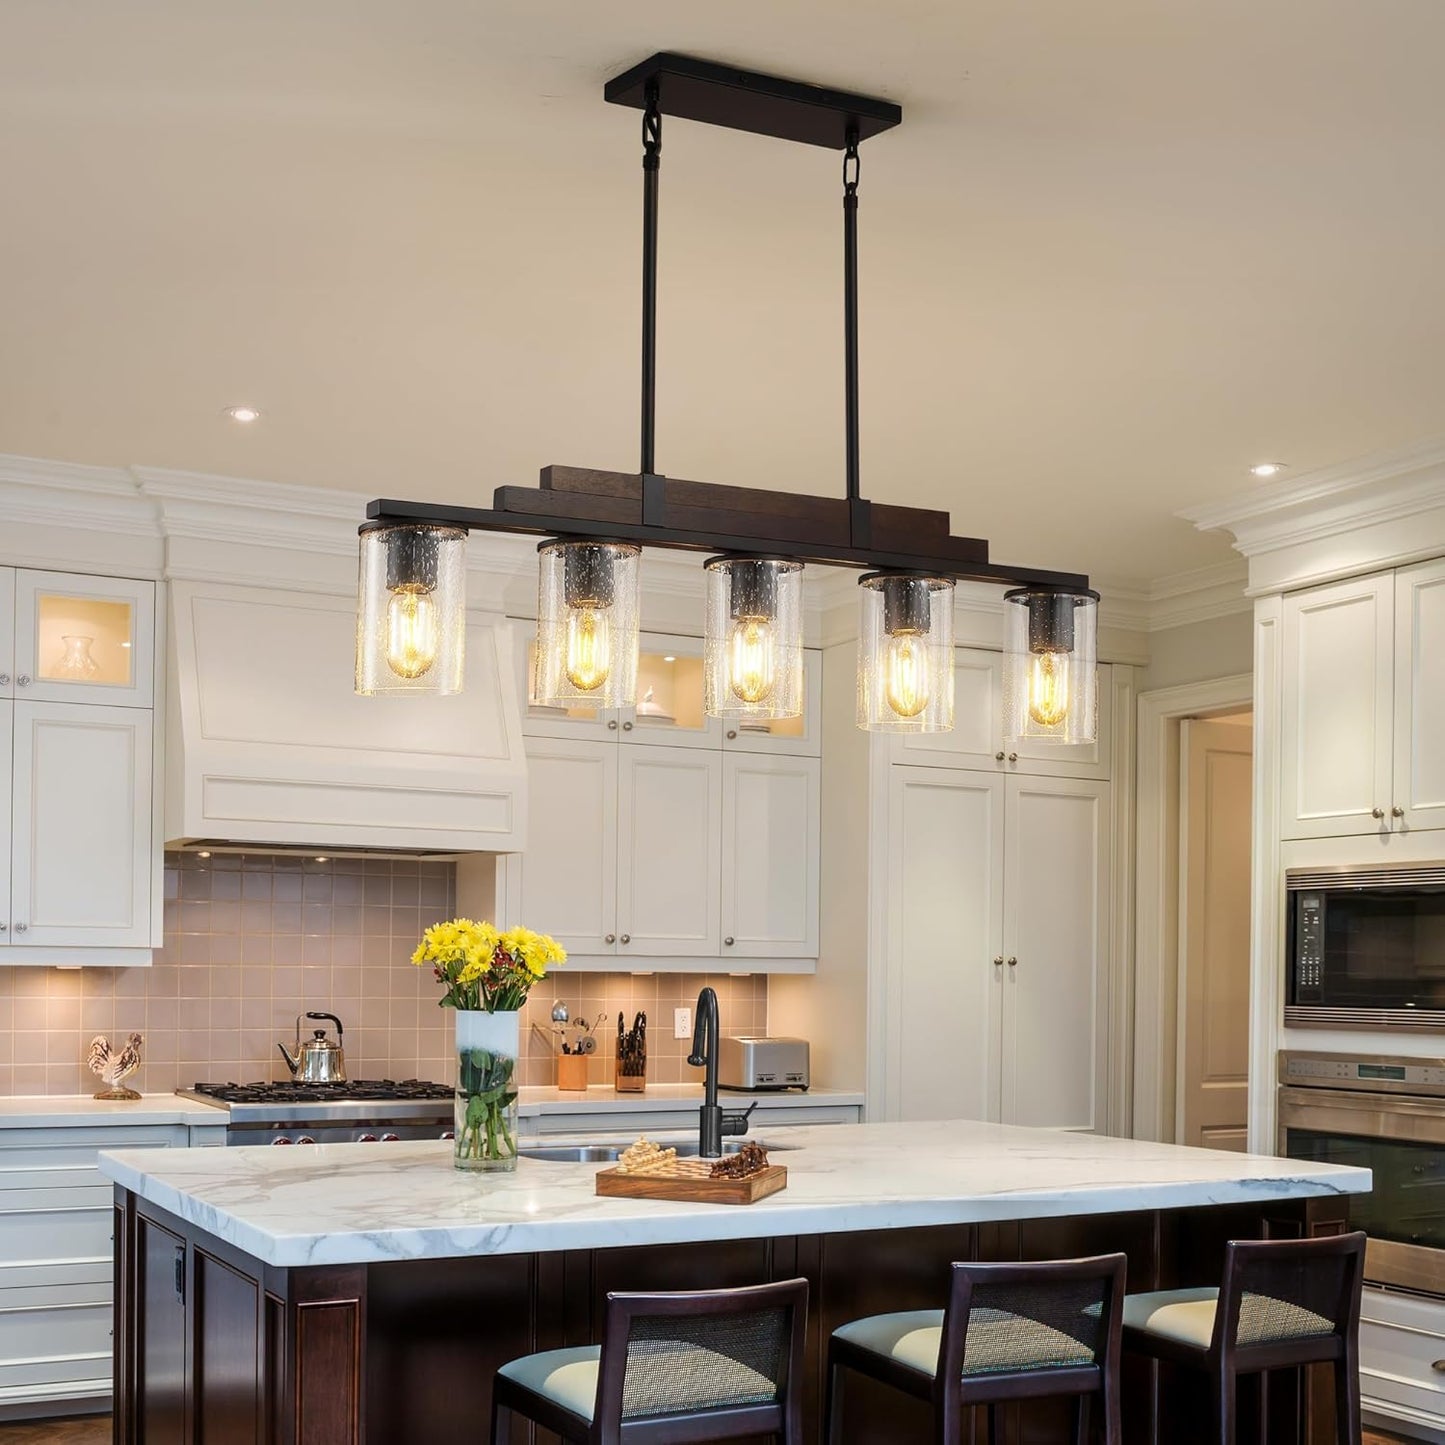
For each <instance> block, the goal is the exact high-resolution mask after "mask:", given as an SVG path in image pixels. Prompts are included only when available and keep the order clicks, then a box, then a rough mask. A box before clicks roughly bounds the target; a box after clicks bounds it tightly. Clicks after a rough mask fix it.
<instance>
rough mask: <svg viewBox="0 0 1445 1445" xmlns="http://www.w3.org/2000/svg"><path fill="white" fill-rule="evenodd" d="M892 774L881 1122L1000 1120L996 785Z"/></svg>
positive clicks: (966, 778) (931, 773)
mask: <svg viewBox="0 0 1445 1445" xmlns="http://www.w3.org/2000/svg"><path fill="white" fill-rule="evenodd" d="M889 774H890V776H889V782H888V804H889V821H888V883H887V887H888V891H887V902H886V907H887V915H886V916H887V925H886V928H887V933H886V968H887V983H886V998H887V1004H886V1007H887V1023H886V1029H887V1032H886V1039H887V1058H888V1077H887V1097H888V1114H889V1117H891V1118H896V1119H997V1118H998V1109H999V1096H998V1078H999V1074H998V1059H999V1056H998V1029H999V1007H1000V997H1001V995H1002V992H1003V988H1004V983H1005V980H1004V977H1003V974H1004V971H1005V970H1004V964H1003V955H1002V951H1001V948H1002V934H1003V902H1004V886H1003V867H1002V862H1003V831H1004V786H1005V784H1004V779H1002V778H999V777H993V776H991V775H989V774H987V773H970V772H964V771H962V770H958V771H954V770H945V769H940V768H903V767H892V768H890V769H889Z"/></svg>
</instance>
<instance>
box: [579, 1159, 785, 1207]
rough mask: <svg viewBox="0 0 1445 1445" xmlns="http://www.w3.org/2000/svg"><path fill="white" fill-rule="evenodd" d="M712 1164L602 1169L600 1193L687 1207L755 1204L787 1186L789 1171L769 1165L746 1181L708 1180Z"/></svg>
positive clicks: (690, 1161)
mask: <svg viewBox="0 0 1445 1445" xmlns="http://www.w3.org/2000/svg"><path fill="white" fill-rule="evenodd" d="M711 1167H712V1165H711V1163H710V1162H708V1161H705V1160H701V1159H674V1160H672V1161H671V1163H670V1165H669V1166H668V1167H667V1168H666V1169H654V1170H648V1171H644V1172H641V1173H637V1174H624V1173H623V1172H622V1171H621V1170H620V1169H602V1170H599V1171H598V1174H597V1192H598V1193H599V1194H607V1195H610V1196H612V1197H613V1198H616V1199H678V1200H682V1201H683V1202H684V1203H687V1204H756V1203H757V1202H758V1200H759V1199H766V1198H767V1197H768V1195H770V1194H776V1193H777V1192H778V1190H780V1189H786V1188H787V1187H788V1171H787V1169H786V1168H785V1167H784V1166H783V1165H781V1164H769V1165H768V1167H767V1168H766V1169H760V1170H758V1172H757V1173H756V1174H750V1175H748V1177H747V1178H746V1179H709V1178H708V1177H707V1171H708V1170H709V1169H710V1168H711Z"/></svg>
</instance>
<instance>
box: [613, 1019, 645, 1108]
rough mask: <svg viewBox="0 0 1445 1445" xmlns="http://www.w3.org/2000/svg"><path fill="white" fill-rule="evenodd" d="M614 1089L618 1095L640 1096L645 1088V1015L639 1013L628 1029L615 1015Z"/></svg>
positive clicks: (624, 1022) (623, 1021)
mask: <svg viewBox="0 0 1445 1445" xmlns="http://www.w3.org/2000/svg"><path fill="white" fill-rule="evenodd" d="M616 1087H617V1091H618V1093H620V1094H640V1093H641V1092H642V1091H643V1090H644V1089H645V1088H646V1087H647V1015H646V1014H645V1013H639V1014H637V1015H636V1017H635V1018H634V1019H633V1020H632V1027H631V1028H630V1029H629V1028H628V1027H627V1025H626V1021H625V1020H624V1018H623V1016H622V1015H621V1014H620V1013H619V1014H618V1015H617V1073H616Z"/></svg>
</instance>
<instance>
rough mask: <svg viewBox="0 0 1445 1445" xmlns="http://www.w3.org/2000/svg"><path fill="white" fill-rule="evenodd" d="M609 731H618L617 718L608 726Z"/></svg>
mask: <svg viewBox="0 0 1445 1445" xmlns="http://www.w3.org/2000/svg"><path fill="white" fill-rule="evenodd" d="M607 731H608V732H610V733H615V732H616V731H617V719H616V718H613V719H612V721H611V722H609V723H608V724H607Z"/></svg>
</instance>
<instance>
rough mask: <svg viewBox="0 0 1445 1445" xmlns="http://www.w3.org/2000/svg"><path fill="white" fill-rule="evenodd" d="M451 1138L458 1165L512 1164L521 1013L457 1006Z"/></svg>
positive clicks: (489, 1166) (505, 1166) (480, 1169)
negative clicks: (455, 1084) (454, 1090)
mask: <svg viewBox="0 0 1445 1445" xmlns="http://www.w3.org/2000/svg"><path fill="white" fill-rule="evenodd" d="M456 1016H457V1090H456V1102H455V1111H456V1142H455V1157H454V1161H453V1162H454V1163H455V1164H456V1166H457V1168H458V1169H467V1170H473V1171H476V1172H486V1171H491V1170H499V1169H515V1168H516V1167H517V1059H518V1054H519V1053H520V1049H521V1036H522V1028H521V1017H522V1016H521V1014H520V1013H518V1012H517V1011H516V1010H512V1011H510V1012H506V1013H500V1012H499V1013H487V1012H486V1011H485V1010H481V1009H478V1010H475V1011H473V1010H464V1009H458V1010H457V1011H456Z"/></svg>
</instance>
